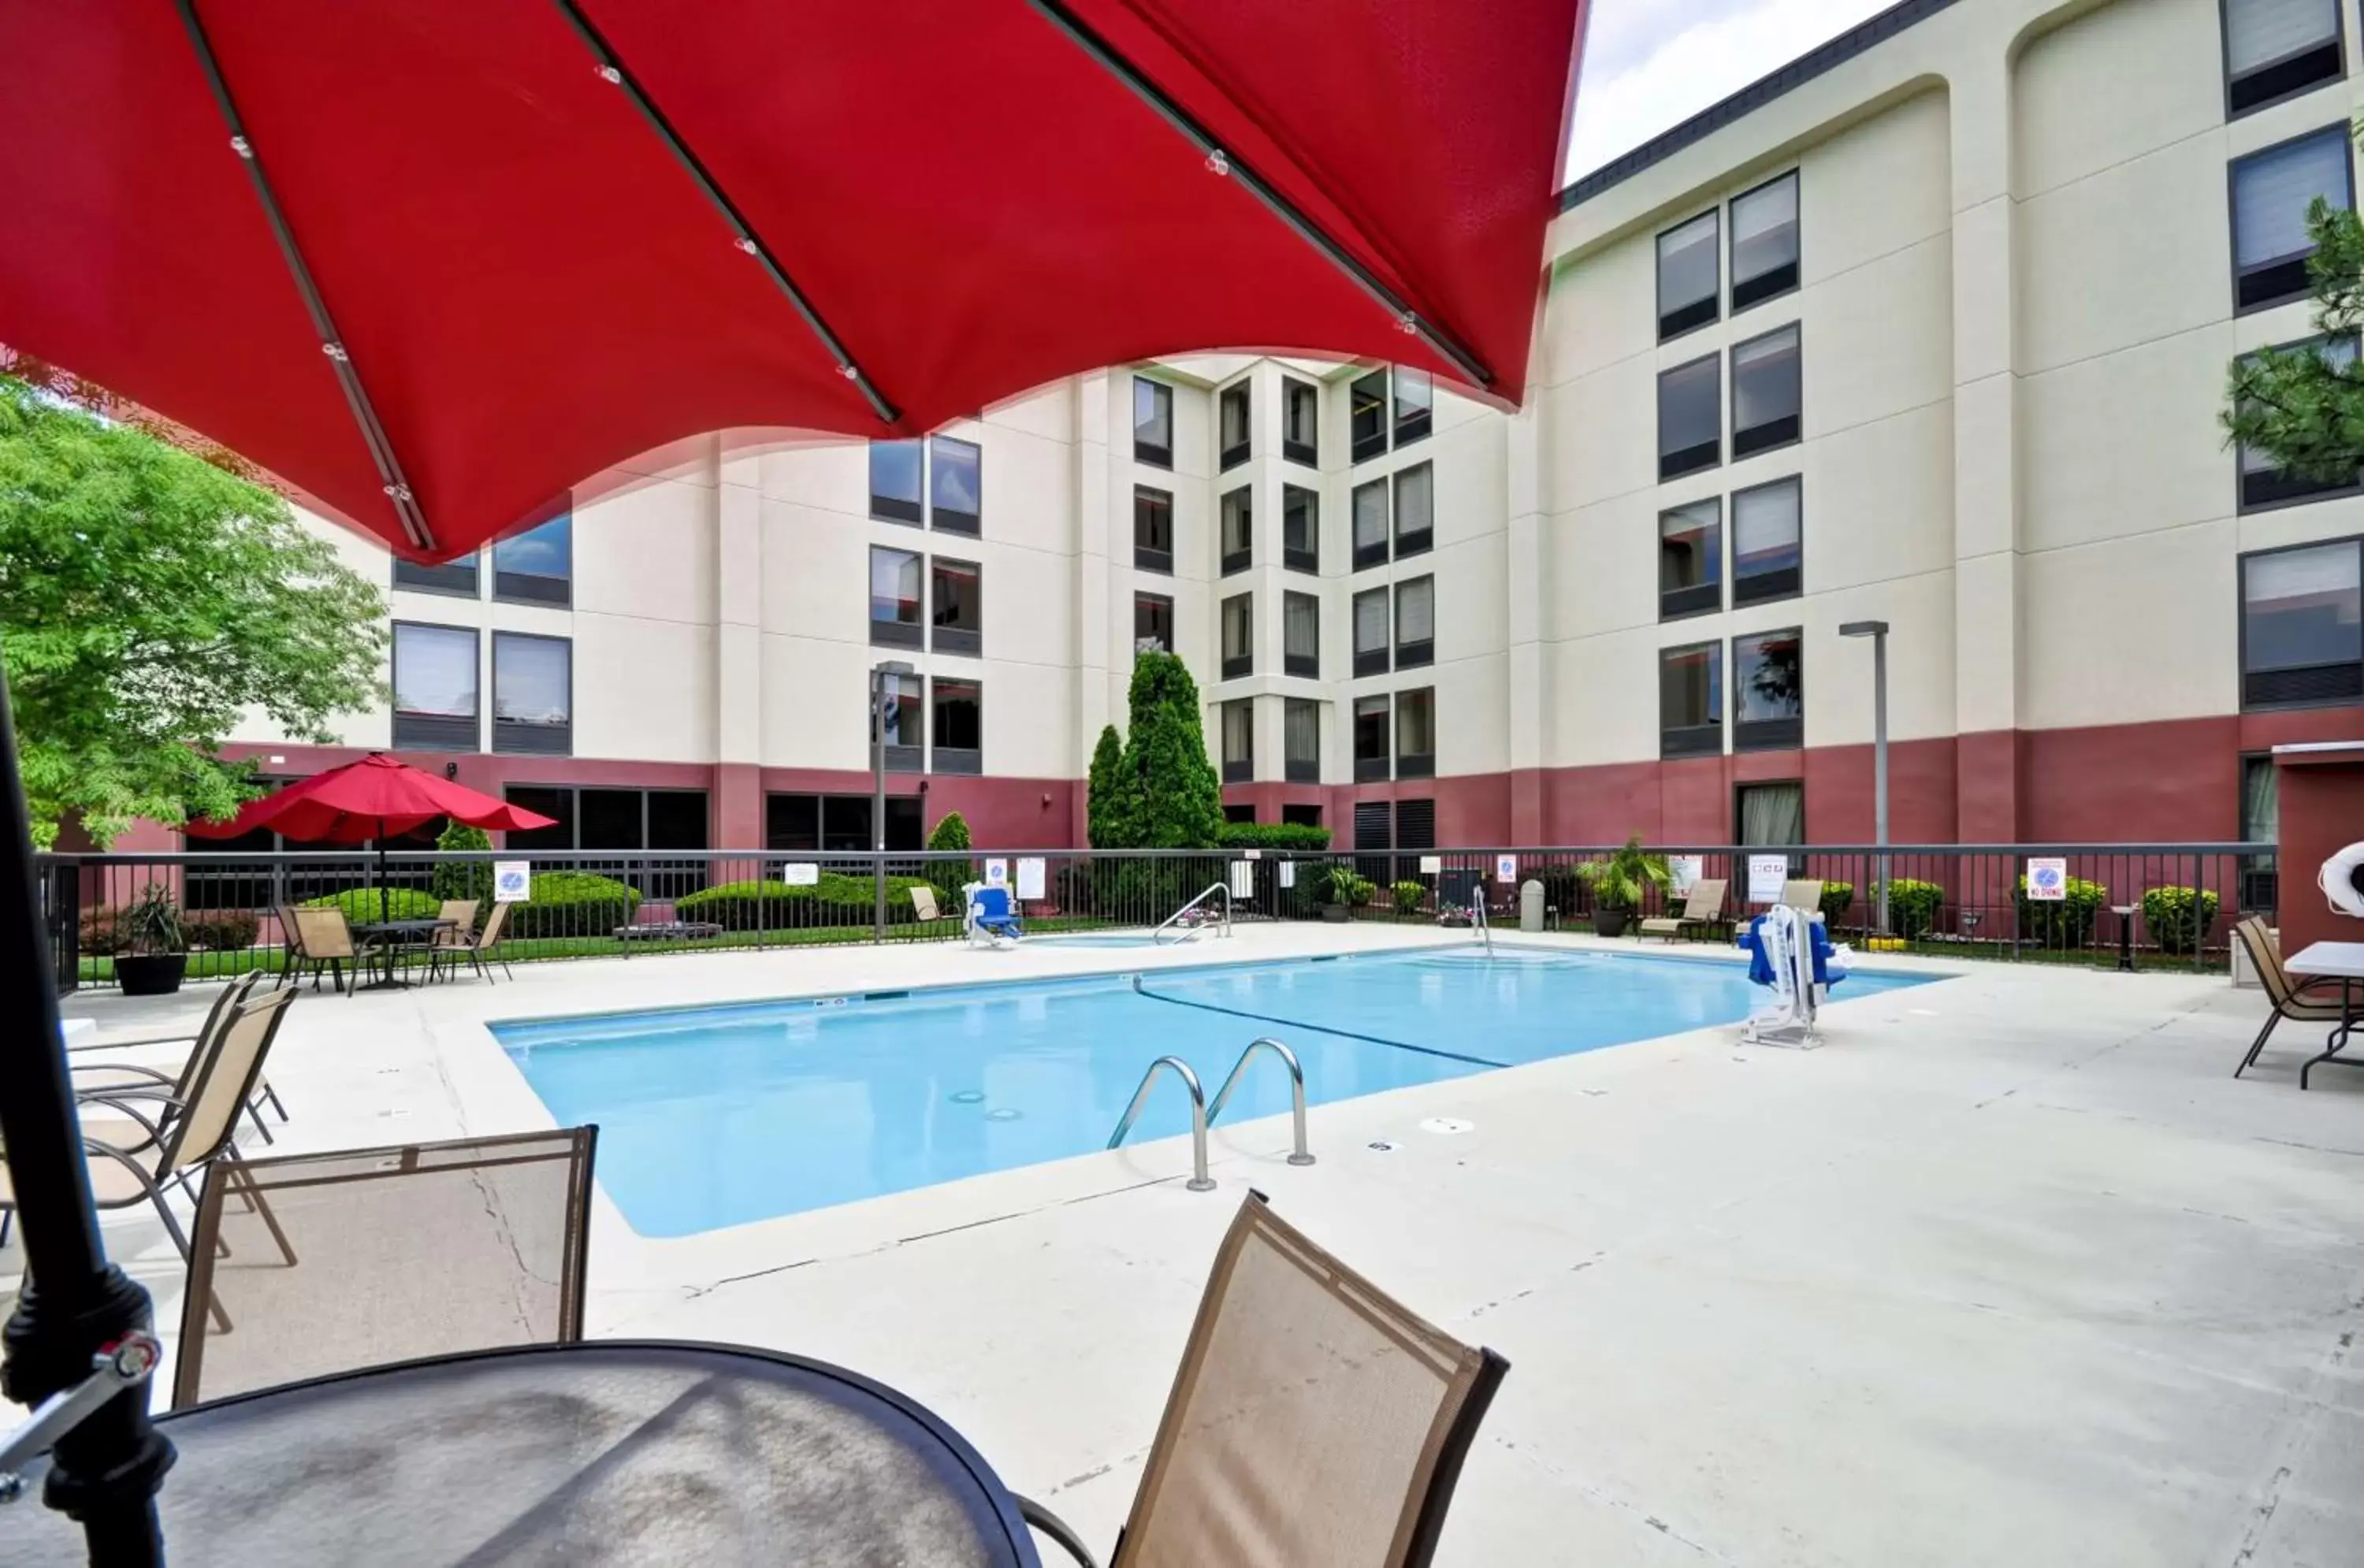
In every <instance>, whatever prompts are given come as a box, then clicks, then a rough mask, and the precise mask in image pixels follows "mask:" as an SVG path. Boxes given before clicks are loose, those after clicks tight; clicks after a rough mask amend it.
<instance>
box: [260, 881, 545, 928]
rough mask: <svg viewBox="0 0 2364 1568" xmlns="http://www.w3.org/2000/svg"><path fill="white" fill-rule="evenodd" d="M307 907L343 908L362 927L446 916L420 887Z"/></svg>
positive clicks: (352, 891)
mask: <svg viewBox="0 0 2364 1568" xmlns="http://www.w3.org/2000/svg"><path fill="white" fill-rule="evenodd" d="M536 880H540V879H539V878H537V879H536ZM380 893H384V894H385V904H384V913H380V912H379V911H380V905H379V901H378V895H379V894H380ZM304 907H305V908H307V909H342V910H343V911H344V912H345V918H346V919H347V920H348V921H351V922H352V923H353V924H356V925H358V924H361V923H362V922H364V921H369V920H429V919H432V918H434V917H436V916H437V915H440V914H441V913H442V911H443V901H442V900H441V899H440V898H438V897H436V896H435V895H433V894H431V893H428V892H425V891H423V890H422V889H419V888H416V887H386V888H376V887H348V888H346V889H345V890H344V891H343V892H342V893H324V894H322V895H320V896H319V897H318V898H307V899H306V900H304Z"/></svg>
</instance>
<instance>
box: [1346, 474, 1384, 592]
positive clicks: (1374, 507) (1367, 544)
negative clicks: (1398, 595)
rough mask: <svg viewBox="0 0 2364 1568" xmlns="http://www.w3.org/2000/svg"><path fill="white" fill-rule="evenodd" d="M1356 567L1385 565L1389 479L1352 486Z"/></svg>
mask: <svg viewBox="0 0 2364 1568" xmlns="http://www.w3.org/2000/svg"><path fill="white" fill-rule="evenodd" d="M1353 502H1354V513H1355V571H1357V572H1360V571H1361V570H1363V568H1365V567H1366V566H1384V565H1386V564H1387V560H1388V482H1387V481H1386V480H1384V479H1374V480H1372V481H1371V482H1370V483H1369V484H1357V485H1355V492H1354V495H1353Z"/></svg>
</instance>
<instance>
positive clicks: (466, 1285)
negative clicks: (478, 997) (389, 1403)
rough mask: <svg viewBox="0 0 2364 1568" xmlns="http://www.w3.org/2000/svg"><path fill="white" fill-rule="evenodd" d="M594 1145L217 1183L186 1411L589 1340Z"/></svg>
mask: <svg viewBox="0 0 2364 1568" xmlns="http://www.w3.org/2000/svg"><path fill="white" fill-rule="evenodd" d="M596 1141H597V1129H594V1128H589V1127H577V1128H570V1129H563V1130H559V1131H554V1132H529V1133H521V1134H513V1135H510V1136H507V1137H499V1138H470V1139H459V1140H453V1141H452V1142H448V1143H420V1144H412V1145H409V1146H407V1147H402V1148H394V1149H362V1150H344V1151H338V1152H336V1153H329V1154H300V1155H295V1156H292V1157H284V1158H282V1157H273V1158H271V1159H267V1160H241V1161H239V1162H236V1164H235V1165H234V1166H232V1165H229V1164H228V1163H227V1162H226V1163H225V1164H224V1165H222V1166H219V1167H217V1168H216V1170H215V1172H214V1173H212V1174H211V1175H209V1176H208V1177H207V1178H206V1187H205V1195H204V1197H203V1198H202V1199H201V1200H200V1201H199V1202H198V1205H197V1222H196V1230H195V1242H196V1259H195V1262H194V1263H192V1264H191V1265H190V1268H189V1290H188V1296H187V1298H186V1299H185V1301H184V1303H183V1305H182V1308H181V1342H180V1351H179V1364H178V1368H177V1370H176V1372H175V1373H174V1376H173V1404H174V1405H175V1406H181V1405H188V1404H192V1403H195V1401H197V1400H199V1399H218V1398H221V1397H223V1396H226V1395H232V1394H240V1393H243V1392H245V1391H246V1390H248V1389H250V1388H260V1387H264V1386H266V1385H272V1384H279V1383H292V1382H296V1381H298V1380H300V1379H304V1378H312V1377H323V1376H326V1375H328V1374H329V1373H339V1372H345V1371H349V1370H351V1369H353V1368H356V1367H364V1366H377V1365H382V1364H384V1363H385V1362H398V1361H408V1360H411V1359H413V1358H417V1357H422V1356H434V1355H446V1354H451V1353H452V1352H455V1351H480V1350H492V1349H495V1348H497V1347H501V1346H507V1345H533V1344H552V1343H562V1342H567V1341H572V1340H580V1339H581V1338H582V1337H583V1282H584V1271H585V1262H587V1260H588V1257H589V1252H590V1249H589V1241H590V1225H591V1162H592V1154H593V1150H594V1145H595V1143H596ZM225 1199H229V1200H234V1201H225ZM272 1243H275V1245H273V1244H272Z"/></svg>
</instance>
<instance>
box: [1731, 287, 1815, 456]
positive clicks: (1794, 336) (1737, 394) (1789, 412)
mask: <svg viewBox="0 0 2364 1568" xmlns="http://www.w3.org/2000/svg"><path fill="white" fill-rule="evenodd" d="M1798 403H1799V393H1798V328H1797V324H1796V323H1794V322H1793V323H1791V324H1790V325H1789V326H1787V327H1784V328H1781V329H1780V330H1779V331H1776V332H1767V333H1766V334H1765V336H1763V337H1762V338H1752V339H1749V340H1748V341H1747V342H1745V343H1735V344H1734V345H1733V348H1732V460H1733V462H1739V461H1740V460H1741V459H1742V458H1745V457H1746V456H1748V455H1749V454H1750V453H1752V452H1761V451H1767V450H1771V449H1772V448H1774V447H1779V446H1787V445H1789V444H1790V442H1791V441H1794V440H1796V439H1798Z"/></svg>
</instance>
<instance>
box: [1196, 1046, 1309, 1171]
mask: <svg viewBox="0 0 2364 1568" xmlns="http://www.w3.org/2000/svg"><path fill="white" fill-rule="evenodd" d="M1260 1049H1261V1050H1269V1051H1272V1052H1273V1053H1274V1054H1276V1055H1277V1056H1278V1057H1279V1058H1280V1060H1281V1062H1283V1063H1284V1064H1285V1065H1286V1066H1287V1067H1288V1093H1289V1101H1290V1110H1291V1112H1292V1113H1293V1114H1294V1115H1295V1117H1296V1118H1297V1151H1296V1152H1295V1153H1293V1154H1291V1155H1290V1156H1289V1157H1288V1162H1289V1163H1290V1164H1292V1165H1310V1164H1311V1163H1313V1153H1312V1151H1310V1150H1309V1149H1307V1148H1306V1147H1305V1068H1304V1066H1303V1064H1301V1063H1300V1062H1299V1061H1298V1060H1297V1052H1295V1051H1291V1050H1289V1049H1288V1047H1287V1046H1286V1045H1283V1044H1282V1043H1281V1042H1280V1041H1278V1040H1275V1039H1273V1038H1272V1037H1271V1036H1270V1035H1265V1036H1262V1037H1260V1038H1258V1039H1255V1040H1250V1041H1248V1048H1247V1049H1246V1050H1245V1051H1241V1052H1240V1059H1239V1060H1238V1061H1237V1062H1232V1075H1231V1076H1230V1077H1228V1078H1226V1079H1224V1080H1223V1086H1222V1087H1221V1088H1220V1089H1218V1090H1216V1091H1215V1103H1214V1104H1212V1105H1210V1106H1208V1107H1207V1120H1208V1121H1209V1122H1210V1123H1211V1122H1212V1121H1213V1120H1214V1119H1215V1118H1217V1117H1219V1116H1221V1115H1222V1114H1223V1107H1224V1106H1227V1105H1229V1104H1231V1100H1232V1090H1233V1089H1234V1088H1236V1087H1238V1085H1239V1082H1240V1074H1241V1073H1244V1072H1246V1071H1247V1070H1248V1062H1249V1061H1250V1060H1251V1059H1252V1058H1254V1055H1255V1053H1256V1051H1258V1050H1260Z"/></svg>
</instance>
